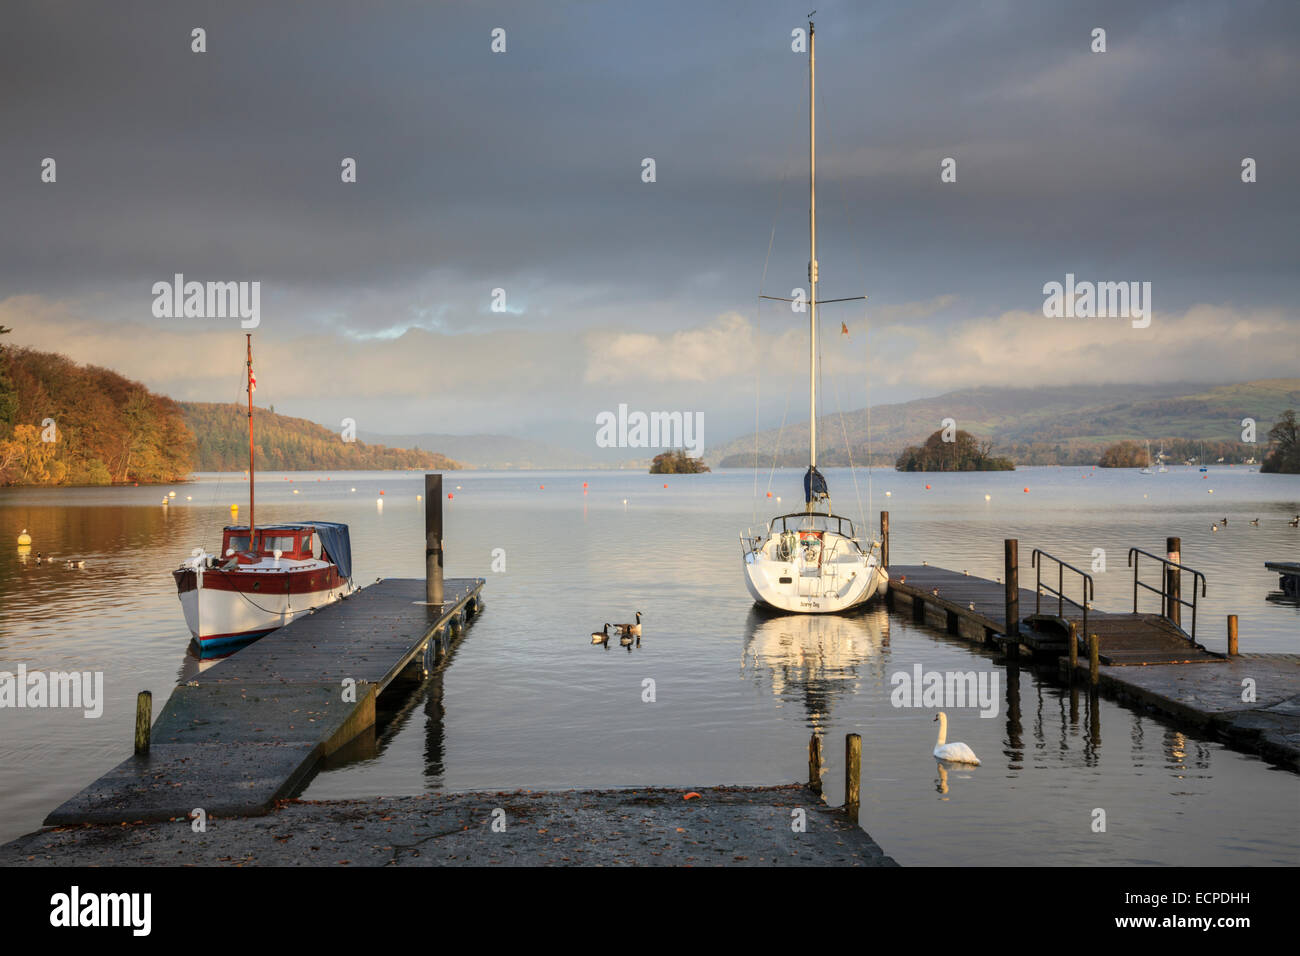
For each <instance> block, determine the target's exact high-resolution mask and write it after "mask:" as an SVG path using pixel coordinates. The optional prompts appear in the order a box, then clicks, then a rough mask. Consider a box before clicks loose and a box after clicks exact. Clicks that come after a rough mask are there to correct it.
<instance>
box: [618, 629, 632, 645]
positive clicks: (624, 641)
mask: <svg viewBox="0 0 1300 956" xmlns="http://www.w3.org/2000/svg"><path fill="white" fill-rule="evenodd" d="M618 643H619V646H620V647H631V646H632V635H631V634H629V633H628V632H627V631H624V632H623V634H622V636H621V637H619V639H618Z"/></svg>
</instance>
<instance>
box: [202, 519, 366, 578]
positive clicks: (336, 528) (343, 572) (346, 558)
mask: <svg viewBox="0 0 1300 956" xmlns="http://www.w3.org/2000/svg"><path fill="white" fill-rule="evenodd" d="M258 528H259V529H261V530H264V531H265V530H274V529H276V528H284V529H286V530H289V529H292V530H296V531H301V530H303V529H305V528H311V529H313V530H314V531H315V532H316V534H317V535H319V536H320V543H321V547H322V548H324V549H325V553H326V554H327V555H329V559H330V560H331V561H333V562H334V563H335V564H336V565H338V569H339V576H340V577H342V578H343V579H344V580H351V578H352V538H351V537H350V536H349V535H348V526H347V525H345V524H340V523H339V522H337V521H288V522H283V521H277V522H274V523H273V524H267V525H258ZM226 530H227V531H247V530H248V525H229V526H227V528H226Z"/></svg>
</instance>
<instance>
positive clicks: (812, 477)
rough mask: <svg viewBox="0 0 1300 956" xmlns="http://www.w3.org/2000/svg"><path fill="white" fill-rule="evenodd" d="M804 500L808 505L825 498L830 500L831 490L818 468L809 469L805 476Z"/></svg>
mask: <svg viewBox="0 0 1300 956" xmlns="http://www.w3.org/2000/svg"><path fill="white" fill-rule="evenodd" d="M803 498H804V501H805V502H807V503H808V504H812V503H813V502H815V501H820V500H821V499H823V498H826V499H829V498H830V490H829V489H828V488H827V487H826V479H825V478H824V477H823V476H822V473H821V472H820V471H818V470H817V469H816V468H809V469H808V471H807V472H806V473H805V474H804V476H803Z"/></svg>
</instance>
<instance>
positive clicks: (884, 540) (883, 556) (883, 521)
mask: <svg viewBox="0 0 1300 956" xmlns="http://www.w3.org/2000/svg"><path fill="white" fill-rule="evenodd" d="M880 566H881V567H882V568H884V569H885V570H886V571H888V570H889V512H888V511H882V512H880Z"/></svg>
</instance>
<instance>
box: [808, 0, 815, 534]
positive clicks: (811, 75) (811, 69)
mask: <svg viewBox="0 0 1300 956" xmlns="http://www.w3.org/2000/svg"><path fill="white" fill-rule="evenodd" d="M814 49H815V48H814V41H813V23H812V20H809V21H808V329H809V336H808V343H809V344H808V405H809V418H808V463H809V465H810V466H811V467H813V468H816V467H817V105H816V95H817V70H816V56H815V52H814ZM808 510H809V511H811V510H812V503H811V502H809V503H808Z"/></svg>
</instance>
